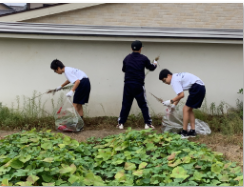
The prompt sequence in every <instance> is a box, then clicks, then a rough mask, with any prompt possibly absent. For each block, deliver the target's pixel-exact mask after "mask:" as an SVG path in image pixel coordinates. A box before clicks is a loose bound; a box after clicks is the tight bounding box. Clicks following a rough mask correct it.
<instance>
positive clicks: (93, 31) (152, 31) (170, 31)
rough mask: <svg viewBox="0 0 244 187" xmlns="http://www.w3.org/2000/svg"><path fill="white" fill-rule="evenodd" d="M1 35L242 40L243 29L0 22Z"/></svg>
mask: <svg viewBox="0 0 244 187" xmlns="http://www.w3.org/2000/svg"><path fill="white" fill-rule="evenodd" d="M0 32H1V33H15V34H17V33H20V34H23V33H26V34H31V33H33V34H50V35H60V34H63V35H90V36H94V35H96V36H141V37H160V38H161V37H171V38H214V39H242V40H243V29H207V28H173V27H128V26H91V25H68V24H49V23H26V22H0Z"/></svg>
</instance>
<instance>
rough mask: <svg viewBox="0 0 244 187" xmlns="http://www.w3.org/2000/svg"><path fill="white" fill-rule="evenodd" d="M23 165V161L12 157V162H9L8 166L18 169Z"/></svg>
mask: <svg viewBox="0 0 244 187" xmlns="http://www.w3.org/2000/svg"><path fill="white" fill-rule="evenodd" d="M23 166H24V163H23V162H21V161H20V160H19V159H14V160H12V162H11V163H10V167H12V168H14V169H20V168H22V167H23Z"/></svg>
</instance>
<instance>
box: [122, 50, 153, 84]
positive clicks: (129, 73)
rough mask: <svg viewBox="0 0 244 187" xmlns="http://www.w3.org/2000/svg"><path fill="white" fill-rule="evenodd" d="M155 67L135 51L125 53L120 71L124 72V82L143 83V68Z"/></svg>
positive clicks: (151, 68) (150, 68) (151, 69)
mask: <svg viewBox="0 0 244 187" xmlns="http://www.w3.org/2000/svg"><path fill="white" fill-rule="evenodd" d="M156 67H157V66H156V65H154V64H151V62H150V60H149V59H148V58H147V57H146V56H145V55H142V54H140V53H135V52H133V53H131V54H129V55H127V56H126V57H125V59H124V61H123V68H122V71H123V72H125V83H136V84H140V85H144V79H145V68H147V69H149V70H150V71H153V70H155V69H156Z"/></svg>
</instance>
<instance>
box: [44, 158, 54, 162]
mask: <svg viewBox="0 0 244 187" xmlns="http://www.w3.org/2000/svg"><path fill="white" fill-rule="evenodd" d="M42 161H44V162H49V163H51V162H54V161H53V158H45V159H44V160H42Z"/></svg>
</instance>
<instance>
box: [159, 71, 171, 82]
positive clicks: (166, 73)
mask: <svg viewBox="0 0 244 187" xmlns="http://www.w3.org/2000/svg"><path fill="white" fill-rule="evenodd" d="M168 74H170V75H172V73H171V72H170V71H169V70H168V69H163V70H161V71H160V73H159V80H162V79H164V78H167V76H168Z"/></svg>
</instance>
